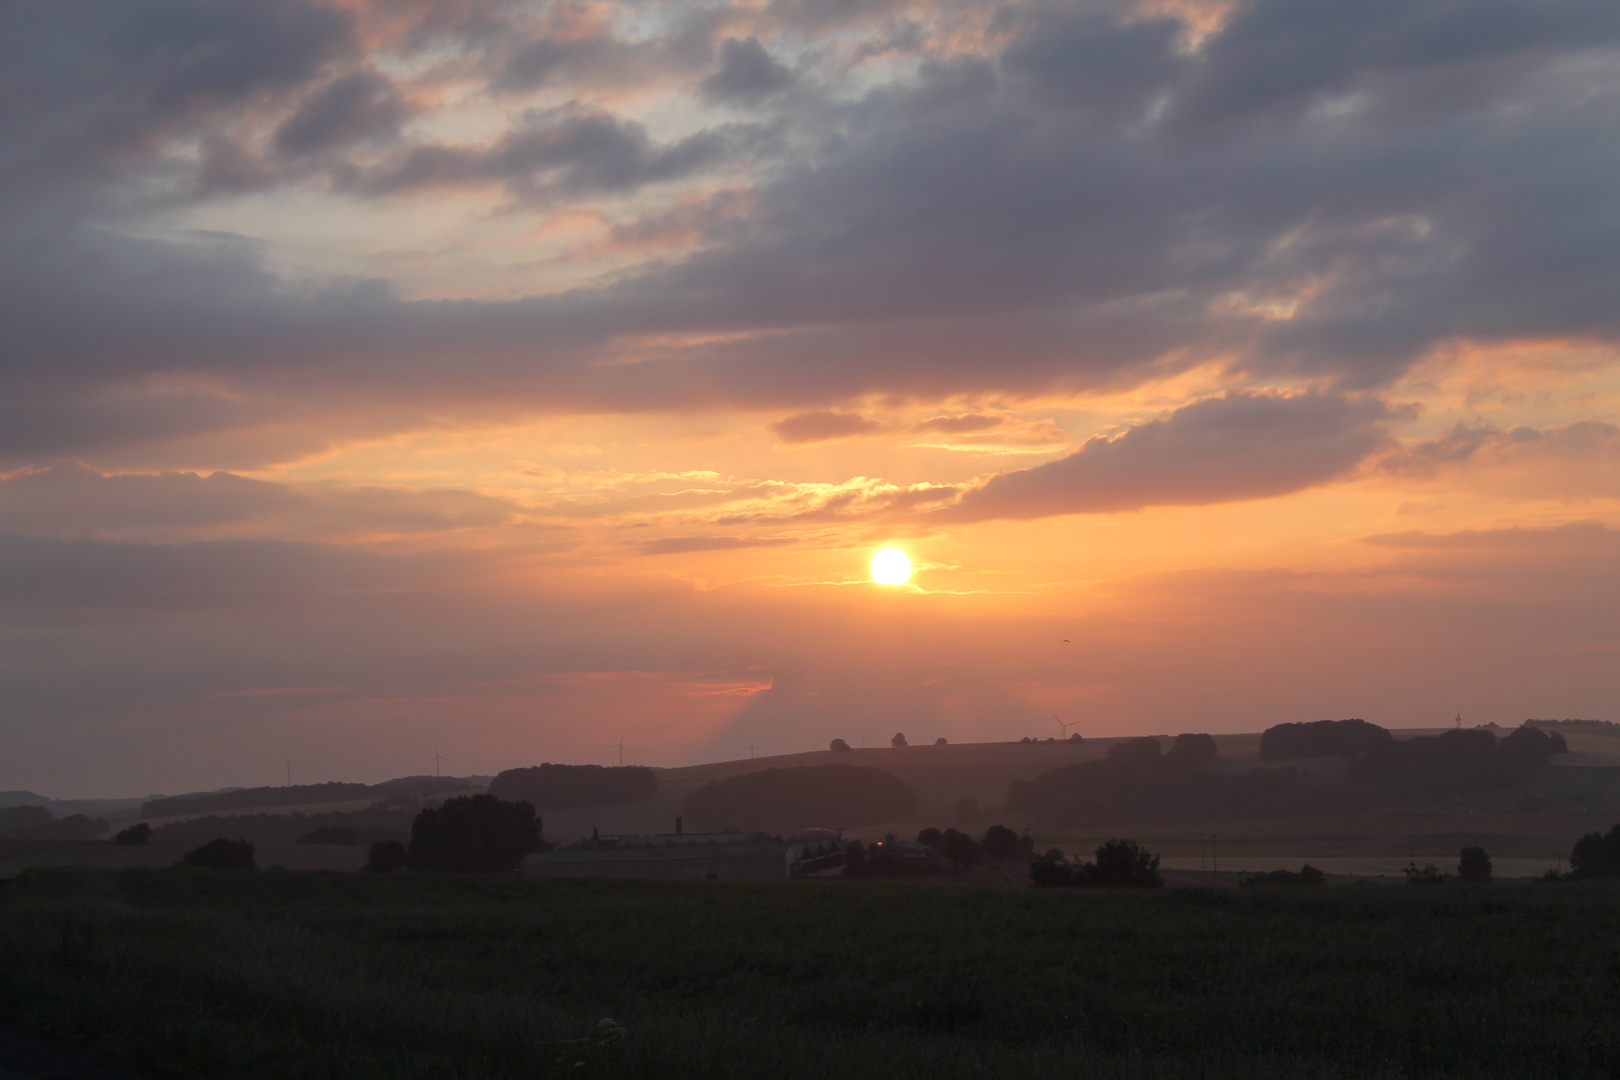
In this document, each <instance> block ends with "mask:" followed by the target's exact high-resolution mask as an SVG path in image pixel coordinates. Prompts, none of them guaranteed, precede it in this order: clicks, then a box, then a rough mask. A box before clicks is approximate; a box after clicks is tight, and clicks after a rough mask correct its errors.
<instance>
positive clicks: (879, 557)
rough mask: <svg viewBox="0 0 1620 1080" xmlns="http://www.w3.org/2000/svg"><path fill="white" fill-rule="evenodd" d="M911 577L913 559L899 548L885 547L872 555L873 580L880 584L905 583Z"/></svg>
mask: <svg viewBox="0 0 1620 1080" xmlns="http://www.w3.org/2000/svg"><path fill="white" fill-rule="evenodd" d="M910 579H911V560H910V559H908V558H906V553H905V552H903V551H901V550H900V549H899V548H884V549H883V550H882V551H880V552H878V553H877V554H876V555H874V556H872V580H873V581H875V582H877V583H878V584H879V585H904V584H905V583H906V582H907V581H909V580H910Z"/></svg>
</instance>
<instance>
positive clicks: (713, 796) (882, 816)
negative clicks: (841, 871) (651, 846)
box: [681, 765, 917, 833]
mask: <svg viewBox="0 0 1620 1080" xmlns="http://www.w3.org/2000/svg"><path fill="white" fill-rule="evenodd" d="M916 809H917V792H916V791H915V790H914V789H913V788H912V786H911V785H910V784H908V783H906V782H905V781H904V780H902V779H900V778H899V777H898V776H895V775H894V774H893V773H890V772H885V771H883V770H882V769H874V768H870V767H865V766H860V765H804V766H799V767H797V768H792V769H762V770H760V771H759V772H751V773H744V774H742V775H741V776H731V777H727V778H726V779H724V780H717V781H715V782H714V783H711V784H710V785H709V786H707V787H704V788H700V789H698V790H697V791H694V792H692V794H690V795H688V796H687V797H686V800H685V801H684V802H683V803H682V804H681V813H682V815H683V816H684V817H685V818H686V820H687V822H688V823H689V824H690V825H691V827H692V828H694V829H698V830H702V829H722V828H724V829H748V830H758V831H760V832H766V833H788V832H792V831H793V830H794V829H802V828H806V827H812V826H821V827H826V828H839V827H844V828H856V827H859V826H862V825H875V824H878V823H879V822H884V821H897V820H904V819H905V818H906V817H907V816H908V815H910V814H912V813H914V812H915V811H916Z"/></svg>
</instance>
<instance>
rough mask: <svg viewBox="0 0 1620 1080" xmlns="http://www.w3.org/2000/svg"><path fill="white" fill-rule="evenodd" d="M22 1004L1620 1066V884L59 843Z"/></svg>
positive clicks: (414, 1052)
mask: <svg viewBox="0 0 1620 1080" xmlns="http://www.w3.org/2000/svg"><path fill="white" fill-rule="evenodd" d="M0 1013H4V1014H5V1015H7V1016H9V1017H11V1018H13V1019H17V1020H20V1021H22V1022H24V1023H27V1024H30V1025H33V1026H36V1027H39V1028H43V1029H45V1030H50V1031H53V1032H57V1033H61V1034H67V1035H71V1036H75V1037H79V1038H85V1039H89V1040H92V1041H95V1042H97V1043H99V1044H100V1045H102V1046H104V1047H106V1048H110V1049H112V1050H114V1051H115V1052H117V1053H121V1054H123V1055H125V1056H126V1057H129V1058H131V1059H135V1060H141V1061H145V1062H149V1063H154V1064H159V1065H165V1066H168V1067H170V1068H175V1069H178V1070H181V1071H185V1072H189V1073H191V1074H194V1075H197V1076H201V1077H240V1078H266V1080H268V1078H272V1077H273V1078H308V1080H317V1078H321V1080H325V1078H331V1080H337V1078H340V1077H342V1078H379V1080H381V1078H390V1080H392V1078H399V1080H405V1078H418V1077H420V1078H424V1080H425V1078H428V1077H434V1078H445V1077H454V1078H459V1080H483V1078H496V1077H543V1076H564V1075H566V1076H575V1077H648V1078H651V1077H658V1078H667V1077H693V1078H696V1077H739V1078H741V1077H750V1078H752V1077H763V1076H770V1077H829V1078H831V1077H840V1078H842V1077H855V1078H859V1077H883V1078H885V1080H894V1078H897V1077H944V1078H954V1077H1044V1076H1058V1075H1064V1076H1088V1077H1089V1076H1096V1077H1164V1078H1181V1077H1213V1076H1243V1077H1278V1078H1281V1077H1289V1078H1297V1077H1302V1076H1312V1077H1315V1076H1323V1077H1351V1076H1355V1077H1363V1076H1373V1077H1422V1076H1448V1077H1517V1078H1527V1077H1585V1076H1594V1077H1595V1076H1613V1075H1615V1073H1616V1071H1620V889H1616V888H1614V887H1605V886H1603V885H1574V884H1557V885H1531V884H1497V885H1492V886H1480V887H1464V886H1459V885H1449V886H1442V887H1425V888H1413V887H1408V886H1404V885H1402V886H1393V885H1389V886H1374V885H1365V886H1339V887H1332V888H1327V889H1316V890H1297V891H1295V890H1257V889H1256V890H1251V889H1226V890H1221V891H1216V890H1205V889H1175V890H1156V891H1134V892H1127V891H1115V892H1107V891H1078V890H1075V891H1069V890H1065V891H1044V890H1029V889H1020V890H1012V889H1005V888H1003V889H1000V890H995V889H975V888H948V887H942V888H908V887H905V886H889V885H884V884H880V883H862V884H858V885H851V884H849V883H827V884H809V883H799V884H792V885H788V884H782V885H760V884H756V885H749V884H733V883H722V882H716V883H670V882H659V883H652V882H628V881H588V880H525V879H517V878H506V877H482V878H479V877H466V878H456V877H448V876H445V877H440V876H429V875H418V876H409V875H401V876H394V877H371V876H366V875H360V874H338V873H322V872H292V871H258V872H241V873H231V872H216V873H209V872H206V871H175V870H157V869H131V870H121V871H108V870H89V869H46V870H34V871H30V872H29V873H27V874H25V875H23V876H21V877H20V878H18V879H16V880H14V881H13V882H11V883H10V884H9V885H7V886H5V887H4V888H3V889H0ZM609 1020H611V1023H604V1022H605V1021H609Z"/></svg>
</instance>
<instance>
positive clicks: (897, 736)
mask: <svg viewBox="0 0 1620 1080" xmlns="http://www.w3.org/2000/svg"><path fill="white" fill-rule="evenodd" d="M889 745H890V746H894V747H900V746H905V745H906V733H905V732H903V731H897V732H895V733H894V738H892V739H890V740H889Z"/></svg>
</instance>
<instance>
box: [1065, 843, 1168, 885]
mask: <svg viewBox="0 0 1620 1080" xmlns="http://www.w3.org/2000/svg"><path fill="white" fill-rule="evenodd" d="M1082 871H1083V873H1082V877H1083V878H1084V879H1085V880H1084V881H1082V882H1081V884H1085V885H1093V886H1100V887H1102V888H1133V889H1156V888H1159V887H1160V886H1161V885H1163V884H1164V879H1163V878H1161V877H1160V876H1159V857H1158V856H1157V855H1154V854H1153V853H1152V852H1150V851H1147V850H1146V849H1145V848H1143V847H1141V846H1140V845H1138V844H1137V842H1136V841H1135V840H1109V841H1107V842H1106V843H1104V844H1103V845H1102V846H1101V847H1099V848H1098V849H1097V861H1096V862H1095V863H1087V864H1086V865H1085V866H1084V867H1082Z"/></svg>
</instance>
